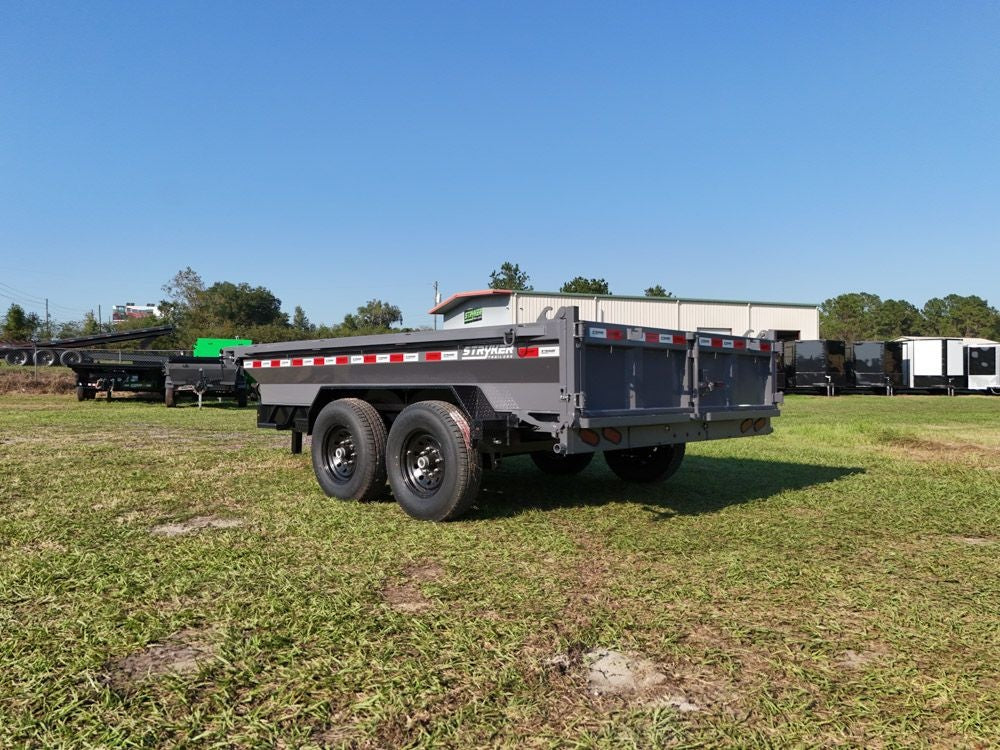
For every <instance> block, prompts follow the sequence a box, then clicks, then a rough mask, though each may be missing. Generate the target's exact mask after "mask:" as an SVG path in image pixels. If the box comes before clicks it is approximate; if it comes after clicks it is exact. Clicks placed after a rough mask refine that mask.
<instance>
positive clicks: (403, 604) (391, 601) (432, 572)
mask: <svg viewBox="0 0 1000 750" xmlns="http://www.w3.org/2000/svg"><path fill="white" fill-rule="evenodd" d="M444 573H445V570H444V568H443V567H441V565H439V564H438V563H436V562H422V563H413V564H412V565H409V566H407V567H406V568H405V569H404V571H403V576H404V579H403V580H402V581H400V582H397V583H390V584H387V585H386V586H385V588H383V589H382V598H383V599H384V600H385V602H386V604H388V605H389V606H390V607H392V608H393V609H394V610H396V611H397V612H405V613H408V614H416V613H418V612H426V611H427V610H429V609H431V608H432V607H433V606H434V603H433V602H431V600H430V599H428V598H427V597H426V596H424V593H423V591H421V590H420V584H421V583H427V582H430V581H437V580H439V579H440V578H441V577H442V576H443V575H444Z"/></svg>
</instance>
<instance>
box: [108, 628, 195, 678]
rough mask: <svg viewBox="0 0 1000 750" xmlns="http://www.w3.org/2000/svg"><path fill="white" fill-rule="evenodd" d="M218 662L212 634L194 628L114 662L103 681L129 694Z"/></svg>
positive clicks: (111, 662) (109, 665)
mask: <svg viewBox="0 0 1000 750" xmlns="http://www.w3.org/2000/svg"><path fill="white" fill-rule="evenodd" d="M214 658H215V647H214V646H213V645H212V643H211V642H210V640H209V633H208V632H206V631H202V630H196V629H194V628H187V629H185V630H181V631H178V632H177V633H174V634H173V635H171V636H169V637H168V638H166V639H164V641H163V642H162V643H153V644H151V645H149V646H147V647H146V648H144V649H142V650H141V651H136V652H135V653H133V654H129V655H128V656H123V657H120V658H118V659H112V660H111V661H109V662H108V664H107V666H106V667H105V670H104V674H103V675H102V677H103V681H104V683H105V684H107V685H108V686H109V687H111V688H114V689H115V690H128V689H130V688H132V687H134V686H136V685H138V684H139V683H141V682H144V681H146V680H149V679H155V678H157V677H162V676H164V675H168V674H173V675H188V674H195V673H197V672H198V671H199V670H200V669H201V668H202V667H203V666H205V665H206V664H208V663H209V662H211V661H212V660H213V659H214Z"/></svg>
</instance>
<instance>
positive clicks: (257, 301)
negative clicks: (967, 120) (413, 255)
mask: <svg viewBox="0 0 1000 750" xmlns="http://www.w3.org/2000/svg"><path fill="white" fill-rule="evenodd" d="M489 287H490V288H491V289H509V290H511V291H532V290H533V289H534V287H533V286H532V285H531V277H530V276H529V275H528V273H527V272H526V271H525V270H523V269H522V268H521V267H520V266H519V265H518V264H517V263H511V262H509V261H508V262H505V263H503V264H501V266H500V267H499V268H498V269H495V270H494V271H492V272H491V273H490V275H489ZM162 290H163V292H164V294H165V295H166V296H165V298H164V299H163V300H162V301H161V302H160V304H159V310H160V314H159V316H149V317H145V318H131V319H129V320H125V321H120V322H117V323H114V324H111V323H103V322H102V321H98V320H97V319H96V318H95V317H94V315H93V313H87V314H86V315H84V317H83V319H82V320H79V321H68V322H55V323H53V324H51V325H48V326H47V325H46V323H45V321H43V320H41V318H40V316H38V315H37V314H35V313H26V312H25V310H24V309H23V308H22V307H21V306H20V305H18V304H16V303H14V304H12V305H11V306H10V308H9V309H8V310H7V313H6V315H5V316H4V320H3V326H2V329H0V338H3V339H9V340H18V341H23V340H28V339H30V338H31V337H32V336H37V337H38V338H39V339H47V338H50V337H51V338H71V337H74V336H84V335H89V334H96V333H100V332H102V331H111V330H115V331H122V330H128V329H132V328H146V327H149V326H155V325H163V324H171V325H173V326H174V329H175V330H174V333H173V334H171V335H170V336H168V337H164V338H163V339H161V340H159V342H158V343H157V346H158V347H161V348H178V349H189V348H191V347H192V346H193V345H194V341H195V340H196V339H198V338H199V337H224V338H236V337H242V338H249V339H252V340H254V341H257V342H261V343H266V342H270V341H285V340H288V339H291V338H335V337H339V336H357V335H363V334H375V333H386V332H389V331H405V330H412V329H406V328H401V327H396V326H397V324H399V325H400V326H401V325H402V323H403V314H402V311H401V310H400V308H399V307H397V306H396V305H393V304H392V303H390V302H386V301H384V300H380V299H372V300H369V301H368V302H366V303H365V304H364V305H361V306H360V307H358V308H357V310H356V311H355V312H353V313H348V314H347V315H345V316H344V318H343V320H342V321H341V322H340V323H336V324H333V325H324V324H320V325H316V324H314V323H312V322H311V321H310V320H309V318H308V317H307V316H306V313H305V311H304V310H303V309H302V307H301V306H298V305H296V306H295V308H294V310H293V312H292V314H291V316H289V315H288V313H286V312H284V311H283V310H282V309H281V300H280V299H278V298H277V297H276V296H275V295H274V294H273V293H272V292H271V291H270V290H269V289H267V288H266V287H263V286H251V285H250V284H247V283H245V282H244V283H233V282H231V281H218V282H215V283H214V284H211V285H206V284H205V282H204V280H203V279H202V277H201V276H200V275H199V274H198V273H197V271H195V270H193V269H192V268H191V267H190V266H189V267H187V268H184V269H183V270H181V271H178V272H177V273H176V274H175V275H174V276H173V277H172V278H171V279H170V280H169V281H167V283H166V284H164V285H163V287H162ZM559 291H560V292H563V293H577V294H607V295H610V294H611V289H610V287H609V284H608V282H607V281H606V280H605V279H603V278H587V277H585V276H575V277H574V278H572V279H570V280H568V281H567V282H566V283H564V284H563V285H562V286H561V287H560V288H559ZM644 294H645V296H647V297H665V298H668V297H673V294H672V293H671V292H668V291H667V290H666V289H664V288H663V286H661V285H659V284H657V285H655V286H651V287H648V288H647V289H646V290H645V291H644ZM819 311H820V336H822V337H823V338H828V339H842V340H845V341H862V340H889V339H894V338H897V337H899V336H961V337H980V338H987V339H1000V313H998V312H997V310H996V309H995V308H993V307H991V306H990V305H989V303H988V302H987V301H986V300H984V299H983V298H981V297H977V296H975V295H970V296H961V295H958V294H949V295H947V296H944V297H935V298H933V299H930V300H928V301H927V302H926V303H925V304H924V305H923V307H922V308H917V307H916V306H915V305H913V304H912V303H910V302H907V301H906V300H901V299H886V300H883V299H881V298H880V297H879V296H878V295H877V294H871V293H869V292H850V293H847V294H841V295H838V296H836V297H831V298H830V299H828V300H826V301H825V302H823V304H822V305H820V308H819ZM124 346H128V345H127V344H126V345H124Z"/></svg>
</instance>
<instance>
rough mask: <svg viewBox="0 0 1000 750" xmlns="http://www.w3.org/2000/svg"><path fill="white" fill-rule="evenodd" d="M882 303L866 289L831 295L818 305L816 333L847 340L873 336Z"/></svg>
mask: <svg viewBox="0 0 1000 750" xmlns="http://www.w3.org/2000/svg"><path fill="white" fill-rule="evenodd" d="M881 306H882V300H881V299H880V298H879V296H878V295H877V294H869V293H868V292H850V293H849V294H841V295H839V296H837V297H831V298H830V299H828V300H826V301H825V302H824V303H823V304H822V305H820V306H819V335H820V336H821V337H823V338H825V339H840V340H843V341H848V342H853V341H864V340H865V339H873V338H876V334H875V331H876V316H877V314H878V310H879V308H880V307H881Z"/></svg>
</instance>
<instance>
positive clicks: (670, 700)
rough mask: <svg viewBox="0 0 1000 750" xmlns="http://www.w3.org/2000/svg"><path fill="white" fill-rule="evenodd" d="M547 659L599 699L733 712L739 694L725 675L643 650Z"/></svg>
mask: <svg viewBox="0 0 1000 750" xmlns="http://www.w3.org/2000/svg"><path fill="white" fill-rule="evenodd" d="M544 664H545V666H546V667H547V668H548V669H549V670H550V672H552V673H557V674H559V675H564V676H566V677H568V678H570V679H571V680H572V681H573V682H574V683H576V685H577V686H578V687H581V688H583V689H585V690H586V691H587V693H589V694H590V695H591V696H593V697H594V698H596V699H598V701H605V700H610V701H612V702H618V703H620V702H622V701H625V702H626V703H635V704H638V705H643V706H650V707H658V708H672V709H674V710H676V711H679V712H681V713H690V712H696V711H708V710H728V711H730V712H732V711H733V709H734V707H735V704H736V699H735V694H734V693H733V691H732V690H731V689H730V688H729V687H728V686H727V685H726V683H725V681H724V680H722V679H719V678H716V677H715V676H712V675H709V674H707V673H705V671H704V670H703V669H701V668H699V667H697V666H695V665H689V664H684V663H681V662H679V661H678V662H670V663H662V664H658V663H656V662H654V661H652V660H651V659H648V658H646V657H644V656H642V655H639V654H634V653H625V652H621V651H615V650H612V649H606V648H595V649H592V650H590V651H586V652H581V651H579V650H571V651H570V652H568V653H562V654H557V655H555V656H553V657H550V658H549V659H546V660H545V662H544Z"/></svg>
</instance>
